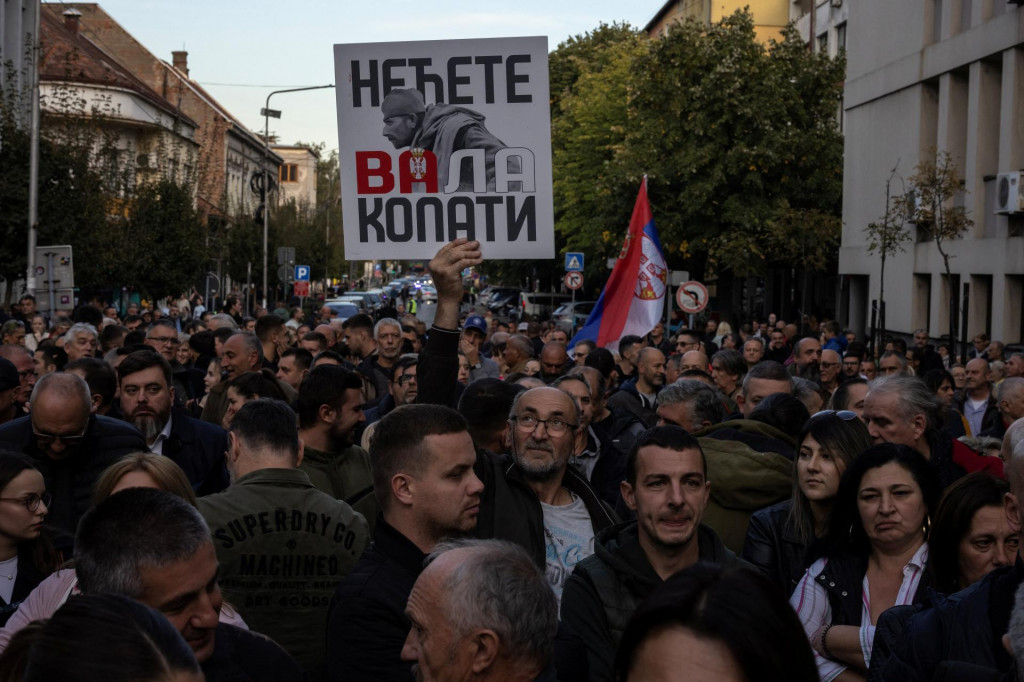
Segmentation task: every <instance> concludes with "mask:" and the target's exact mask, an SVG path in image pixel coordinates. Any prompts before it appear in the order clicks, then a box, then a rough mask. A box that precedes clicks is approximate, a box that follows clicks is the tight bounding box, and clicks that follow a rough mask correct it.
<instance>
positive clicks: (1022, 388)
mask: <svg viewBox="0 0 1024 682" xmlns="http://www.w3.org/2000/svg"><path fill="white" fill-rule="evenodd" d="M480 262H481V253H480V250H479V244H477V243H476V242H467V241H466V240H456V241H454V242H452V243H450V244H448V245H446V246H444V247H443V248H442V249H441V250H440V251H439V252H438V253H437V255H436V256H435V257H434V259H433V260H432V261H431V262H430V265H429V269H430V272H431V275H432V277H433V283H434V286H435V287H436V289H437V296H438V300H437V303H436V308H435V310H434V312H435V314H434V320H433V325H432V326H431V327H430V328H429V329H427V328H426V325H425V324H424V323H423V322H422V321H420V319H419V318H418V317H417V316H415V315H413V314H410V313H408V312H407V311H406V310H404V309H402V308H403V307H404V306H401V305H397V306H395V305H392V306H388V307H385V309H383V310H381V311H375V314H370V313H360V314H358V315H355V316H353V317H350V318H347V319H345V320H338V319H335V316H334V313H333V311H332V310H331V308H330V307H328V306H323V307H321V308H320V309H318V310H316V311H315V313H314V314H313V315H312V316H310V318H309V319H307V316H306V315H305V314H304V312H303V311H302V310H301V309H294V310H288V309H280V310H275V311H263V310H260V311H258V314H257V315H254V317H253V318H252V319H249V318H245V317H244V316H243V311H242V305H241V302H240V301H239V300H238V299H237V298H229V299H228V300H227V301H225V303H224V305H223V307H222V311H221V312H217V313H215V312H213V311H208V310H206V308H205V306H203V304H202V300H201V299H199V298H197V297H193V300H191V301H190V300H188V298H187V297H181V298H180V299H179V300H174V301H171V302H169V304H168V307H167V308H164V309H159V310H149V309H147V308H146V307H141V306H134V307H128V308H127V309H126V310H125V311H124V312H123V314H122V313H121V312H120V311H119V310H118V309H117V308H115V307H112V306H102V305H100V306H94V305H89V304H85V305H81V306H79V307H78V308H76V309H75V310H74V311H70V312H69V314H68V315H66V316H65V315H60V314H57V315H53V316H50V317H49V318H48V317H47V316H44V315H41V314H39V313H37V311H36V310H35V301H34V299H33V298H32V297H31V296H26V297H23V298H22V299H21V300H20V301H19V302H18V306H17V309H16V310H12V311H10V312H11V315H10V319H8V320H7V321H5V322H3V323H2V324H0V334H2V337H3V338H2V341H3V345H2V346H0V625H2V628H0V651H2V653H0V682H5V681H7V680H12V681H13V680H31V681H35V680H52V679H57V678H60V679H66V680H97V679H104V680H114V681H116V680H133V681H138V680H145V681H148V680H153V681H154V682H155V681H157V680H161V681H164V680H171V679H174V680H179V679H180V680H192V679H196V680H198V679H205V680H232V681H235V680H303V679H308V680H332V681H346V680H357V681H359V680H366V681H370V680H374V681H376V680H413V679H418V680H447V679H466V680H468V679H478V680H524V681H532V680H561V681H563V682H573V681H575V680H594V681H605V680H608V681H611V680H634V681H636V680H645V681H646V680H691V679H692V680H708V679H715V680H736V681H739V680H762V679H770V680H783V679H785V680H807V681H811V680H817V679H820V680H823V681H829V680H857V679H872V680H894V681H895V680H901V681H902V680H921V681H930V680H939V679H958V680H1014V679H1017V677H1016V675H1017V671H1018V670H1022V671H1024V668H1019V667H1018V666H1019V664H1018V663H1017V660H1018V659H1020V660H1021V661H1022V662H1024V596H1022V597H1020V599H1018V598H1017V596H1018V594H1017V593H1018V592H1019V591H1024V587H1022V585H1021V583H1022V579H1024V563H1022V559H1021V554H1020V552H1021V546H1020V545H1021V543H1020V533H1021V526H1022V525H1024V505H1022V504H1021V503H1020V500H1021V499H1024V498H1022V496H1024V354H1021V353H1016V354H1009V355H1008V356H1007V351H1006V347H1005V346H1004V344H1002V343H1000V342H998V341H990V340H988V339H987V338H986V337H985V336H984V335H980V334H979V335H978V336H977V337H976V338H975V343H974V349H973V351H972V353H971V356H972V357H971V359H970V360H969V362H967V363H966V364H965V365H964V366H962V367H961V366H960V365H958V364H956V362H955V359H954V358H953V357H952V355H951V353H950V352H949V349H948V348H943V346H942V345H941V344H939V345H938V346H937V347H935V346H933V345H932V344H931V343H930V339H929V337H928V334H927V333H926V332H924V331H923V330H919V331H917V332H915V333H914V334H913V341H912V345H911V346H910V347H909V348H908V347H907V344H906V343H905V342H904V341H903V340H902V339H900V338H898V337H894V338H892V339H890V340H889V341H888V344H887V346H886V348H885V349H884V350H881V349H880V353H879V354H878V355H879V357H877V358H876V357H874V355H873V354H869V351H868V347H867V346H866V345H865V344H864V343H863V342H862V340H861V339H860V338H858V335H857V334H855V333H853V332H850V331H847V330H844V329H843V328H842V326H841V325H840V324H838V323H837V322H836V321H824V322H822V323H821V324H818V323H817V322H816V321H809V320H801V324H795V323H787V322H786V321H783V320H779V319H776V318H775V316H774V315H772V316H769V317H768V318H767V319H765V320H759V321H757V322H750V323H743V324H738V325H736V329H737V331H735V332H734V331H733V327H732V326H730V325H729V324H728V323H727V322H724V321H723V322H718V323H716V322H715V321H714V320H712V321H709V322H708V324H707V326H706V327H705V328H704V329H703V330H696V329H688V328H681V329H678V330H669V329H666V328H665V326H664V325H662V324H660V323H659V324H657V325H656V326H655V327H654V328H653V329H651V330H650V331H649V333H646V334H644V335H642V336H624V337H622V338H621V339H619V341H618V343H617V344H614V347H613V348H600V347H597V346H596V344H595V343H594V342H593V341H589V340H577V341H576V342H575V343H572V340H571V338H570V336H571V332H570V330H567V329H564V328H560V327H559V326H558V325H556V324H552V323H550V322H548V321H545V320H535V319H523V320H518V321H516V322H511V321H507V320H502V319H500V318H498V317H496V316H494V315H491V314H485V315H480V314H478V313H477V310H476V308H472V309H464V306H463V299H464V288H463V281H462V277H461V273H462V272H463V270H464V269H465V268H467V267H472V266H474V265H477V264H479V263H480ZM1018 601H1019V602H1020V603H1019V605H1018V604H1017V602H1018Z"/></svg>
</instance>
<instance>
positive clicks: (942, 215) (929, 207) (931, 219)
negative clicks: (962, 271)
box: [910, 150, 974, 343]
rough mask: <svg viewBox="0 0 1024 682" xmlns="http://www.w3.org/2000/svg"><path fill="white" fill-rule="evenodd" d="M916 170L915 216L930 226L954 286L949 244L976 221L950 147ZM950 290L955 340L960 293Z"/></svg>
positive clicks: (953, 338) (948, 283)
mask: <svg viewBox="0 0 1024 682" xmlns="http://www.w3.org/2000/svg"><path fill="white" fill-rule="evenodd" d="M915 171H916V172H915V174H914V175H913V176H912V177H911V178H910V182H911V184H912V185H913V186H914V191H915V192H916V194H917V198H918V202H919V204H918V206H919V208H918V209H917V215H916V216H915V220H916V221H917V222H918V223H919V224H920V225H921V226H922V227H923V228H925V229H926V230H927V232H928V234H929V235H930V236H931V238H932V240H933V241H934V242H935V248H937V249H938V251H939V255H940V256H942V264H943V267H944V269H945V271H946V286H947V287H952V284H953V272H952V269H951V268H950V266H949V261H950V259H951V258H953V254H951V253H950V252H949V250H948V249H949V244H948V242H951V241H953V240H955V239H959V238H960V236H961V235H962V234H963V233H964V232H966V231H967V230H968V229H969V228H971V227H972V226H973V225H974V221H973V220H971V218H970V216H968V215H967V210H966V209H965V208H964V206H963V201H956V199H962V198H963V196H964V195H965V194H966V193H967V190H966V189H965V188H964V182H963V180H962V179H961V177H960V169H959V168H957V165H956V163H955V162H954V161H953V157H952V156H951V155H950V153H949V152H947V151H942V152H934V150H933V153H932V154H931V155H930V158H926V159H925V160H923V161H921V162H920V163H918V164H917V167H916V168H915ZM948 293H949V297H948V298H949V338H950V340H951V341H952V342H953V343H955V342H956V337H957V318H958V317H959V315H958V310H959V305H958V300H957V299H958V298H959V295H958V293H957V292H955V291H950V292H948Z"/></svg>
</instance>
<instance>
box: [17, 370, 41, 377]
mask: <svg viewBox="0 0 1024 682" xmlns="http://www.w3.org/2000/svg"><path fill="white" fill-rule="evenodd" d="M18 376H19V377H21V378H22V379H24V378H25V377H34V376H37V374H36V371H35V370H34V369H23V370H22V371H20V372H18Z"/></svg>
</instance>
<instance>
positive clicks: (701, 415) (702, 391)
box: [658, 379, 725, 425]
mask: <svg viewBox="0 0 1024 682" xmlns="http://www.w3.org/2000/svg"><path fill="white" fill-rule="evenodd" d="M677 403H686V404H687V405H689V409H690V421H691V423H692V424H694V425H697V424H702V423H704V422H705V421H709V422H711V423H712V424H717V423H718V422H720V421H722V420H723V419H724V418H725V409H724V408H723V407H722V399H721V398H720V397H719V395H718V392H717V391H716V390H715V389H713V388H711V387H710V386H708V385H707V384H705V383H704V382H703V381H697V380H695V379H678V380H677V381H676V382H675V383H674V384H669V385H668V386H666V387H665V388H663V389H661V393H659V394H658V404H659V405H675V404H677Z"/></svg>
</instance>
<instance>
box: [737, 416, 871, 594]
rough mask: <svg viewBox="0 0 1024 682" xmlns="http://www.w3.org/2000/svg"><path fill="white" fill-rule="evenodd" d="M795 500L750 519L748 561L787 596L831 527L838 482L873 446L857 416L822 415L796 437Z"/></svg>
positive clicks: (813, 419)
mask: <svg viewBox="0 0 1024 682" xmlns="http://www.w3.org/2000/svg"><path fill="white" fill-rule="evenodd" d="M797 443H799V445H800V451H799V453H798V454H797V456H796V459H795V460H794V461H793V497H792V498H791V499H789V500H786V501H785V502H780V503H778V504H776V505H774V506H771V507H768V508H766V509H762V510H761V511H759V512H757V513H755V514H754V515H753V516H752V517H751V518H750V525H749V526H748V527H747V539H746V542H745V543H744V545H743V558H744V559H746V560H747V561H749V562H750V563H752V564H753V565H754V566H756V567H757V568H759V569H760V570H761V572H763V573H764V574H765V575H766V576H768V578H770V579H771V580H772V582H774V583H775V584H776V585H778V586H779V588H780V589H781V590H782V591H783V592H784V593H785V595H786V596H787V597H788V596H789V595H790V594H792V593H793V589H794V588H795V587H796V585H797V582H798V581H799V580H800V578H801V577H803V574H804V571H805V570H806V569H807V567H808V566H810V565H811V562H813V561H814V560H815V559H816V558H818V555H816V553H815V551H814V546H815V545H816V544H818V541H819V540H820V539H821V538H822V537H823V536H824V535H825V530H826V529H827V528H828V520H829V516H830V514H831V512H832V503H833V501H834V500H835V498H836V492H838V490H839V479H840V478H841V477H842V475H843V472H844V471H846V468H847V467H848V466H849V465H850V462H852V461H853V459H854V458H855V457H856V456H857V455H859V454H860V453H861V452H863V451H864V450H867V449H868V448H869V447H870V446H871V438H870V437H869V436H868V430H867V427H865V426H864V423H863V422H861V421H860V420H859V419H858V418H857V414H856V413H855V412H849V411H842V412H835V411H832V410H828V411H826V412H819V413H817V414H816V415H814V416H813V417H811V418H810V420H808V422H807V423H806V424H805V425H804V427H803V430H802V431H801V432H800V435H799V437H798V438H797Z"/></svg>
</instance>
